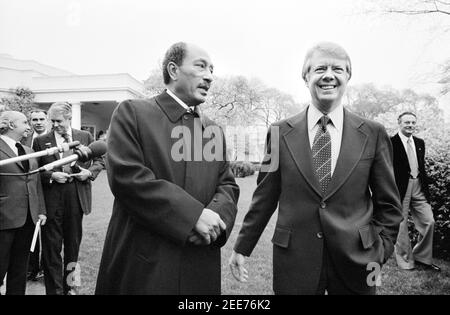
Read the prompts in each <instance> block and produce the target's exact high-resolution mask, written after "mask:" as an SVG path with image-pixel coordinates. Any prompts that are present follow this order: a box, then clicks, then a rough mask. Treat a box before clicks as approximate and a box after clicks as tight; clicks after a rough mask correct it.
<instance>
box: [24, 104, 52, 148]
mask: <svg viewBox="0 0 450 315" xmlns="http://www.w3.org/2000/svg"><path fill="white" fill-rule="evenodd" d="M29 116H30V119H29V121H30V126H31V132H29V133H28V134H27V136H26V137H24V138H23V139H22V141H21V142H22V144H24V145H26V146H27V147H30V148H32V147H33V142H34V139H36V138H37V137H39V136H43V135H45V134H46V133H47V125H48V119H47V112H46V111H44V110H41V109H33V110H32V111H31V112H30V114H29Z"/></svg>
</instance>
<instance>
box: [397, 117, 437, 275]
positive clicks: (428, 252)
mask: <svg viewBox="0 0 450 315" xmlns="http://www.w3.org/2000/svg"><path fill="white" fill-rule="evenodd" d="M416 122H417V117H416V115H415V114H414V113H412V112H404V113H402V114H400V116H399V117H398V124H399V128H400V130H399V132H398V133H397V134H396V135H395V136H393V137H392V138H391V141H392V145H393V147H394V173H395V181H396V183H397V187H398V190H399V192H400V198H401V200H402V202H403V218H404V220H403V222H402V223H401V224H400V231H399V234H398V238H397V243H396V244H395V258H396V260H397V265H398V266H399V268H400V269H405V270H410V269H414V268H415V267H416V265H417V266H420V267H422V268H423V269H427V270H434V271H440V270H441V269H440V268H439V267H438V266H436V265H435V264H433V234H434V218H433V212H432V210H431V206H430V203H429V202H430V192H429V191H428V180H427V174H426V172H425V142H424V141H423V140H422V139H420V138H417V137H415V136H413V134H414V132H415V130H416ZM410 210H411V215H412V217H413V219H414V225H415V228H416V230H417V231H418V232H419V233H420V238H419V241H418V242H417V244H416V246H414V249H411V240H410V238H409V233H408V215H409V211H410Z"/></svg>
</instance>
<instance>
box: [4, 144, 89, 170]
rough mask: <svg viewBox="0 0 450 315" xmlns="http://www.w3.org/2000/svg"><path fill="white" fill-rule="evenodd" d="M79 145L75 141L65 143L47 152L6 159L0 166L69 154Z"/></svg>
mask: <svg viewBox="0 0 450 315" xmlns="http://www.w3.org/2000/svg"><path fill="white" fill-rule="evenodd" d="M79 145H80V141H73V142H69V143H63V144H62V145H58V146H56V147H52V148H48V149H46V150H42V151H38V152H33V153H30V154H25V155H20V156H16V157H13V158H9V159H6V160H1V161H0V166H3V165H6V164H11V163H17V162H22V161H25V160H29V159H33V158H39V157H41V156H48V155H54V154H56V153H62V152H67V151H69V150H71V149H72V148H75V147H77V146H79Z"/></svg>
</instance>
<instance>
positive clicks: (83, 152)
mask: <svg viewBox="0 0 450 315" xmlns="http://www.w3.org/2000/svg"><path fill="white" fill-rule="evenodd" d="M74 153H75V154H72V155H69V156H67V157H65V158H62V159H59V160H57V161H54V162H52V163H49V164H46V165H44V166H42V167H40V168H38V169H37V171H38V172H46V171H51V170H53V169H54V168H56V167H60V166H63V165H66V164H69V163H72V162H75V161H77V160H80V161H81V162H87V161H89V160H91V159H93V158H96V157H100V156H102V155H103V154H105V153H106V143H105V141H102V140H100V141H94V142H92V143H91V144H90V145H89V146H88V147H85V146H82V147H80V148H78V149H76V150H75V152H74Z"/></svg>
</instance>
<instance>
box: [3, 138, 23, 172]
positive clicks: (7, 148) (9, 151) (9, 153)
mask: <svg viewBox="0 0 450 315" xmlns="http://www.w3.org/2000/svg"><path fill="white" fill-rule="evenodd" d="M0 144H1V145H0V150H1V151H2V152H3V153H5V154H6V155H7V156H9V157H10V158H15V157H17V155H16V154H15V153H14V151H13V150H12V149H11V148H10V146H9V145H8V144H7V143H6V142H5V141H3V139H0ZM15 164H16V165H17V166H18V167H20V169H21V170H25V168H24V167H23V165H22V162H16V163H15Z"/></svg>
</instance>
